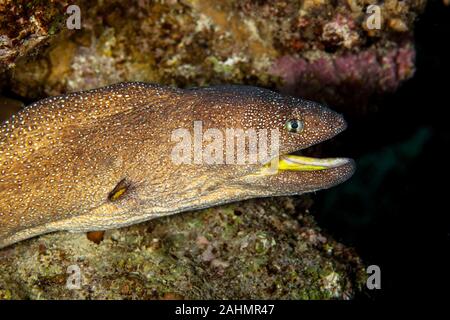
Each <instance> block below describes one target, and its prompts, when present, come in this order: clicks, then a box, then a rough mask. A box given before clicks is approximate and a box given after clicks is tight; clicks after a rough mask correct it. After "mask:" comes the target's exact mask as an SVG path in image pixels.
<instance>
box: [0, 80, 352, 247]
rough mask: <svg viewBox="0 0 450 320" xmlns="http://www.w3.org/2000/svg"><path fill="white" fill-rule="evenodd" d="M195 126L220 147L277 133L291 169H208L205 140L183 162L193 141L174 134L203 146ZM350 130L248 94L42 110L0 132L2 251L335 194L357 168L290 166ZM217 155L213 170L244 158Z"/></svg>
mask: <svg viewBox="0 0 450 320" xmlns="http://www.w3.org/2000/svg"><path fill="white" fill-rule="evenodd" d="M195 125H201V128H200V129H201V133H205V132H209V133H210V134H211V132H212V133H216V134H218V135H219V136H220V135H225V133H226V131H227V129H241V130H243V131H244V132H248V131H249V130H254V131H255V132H256V133H257V135H258V137H259V135H261V136H262V133H263V132H265V131H264V130H266V131H267V132H277V133H278V138H277V139H278V148H277V150H276V153H273V154H271V155H270V157H271V158H270V159H275V157H276V158H277V159H282V160H281V161H279V167H278V169H277V170H276V171H275V172H273V171H270V172H269V173H268V172H267V170H265V169H267V167H268V165H267V164H264V163H262V162H258V163H250V162H248V163H234V164H233V163H221V162H220V161H216V162H214V161H202V160H204V159H203V158H202V157H201V156H200V157H199V156H198V153H199V152H204V150H205V149H206V150H209V151H211V141H212V140H211V136H210V137H209V138H210V139H209V140H208V137H206V136H207V135H206V134H205V136H204V137H203V139H201V140H200V142H198V141H197V145H196V143H195V142H196V141H193V140H195V138H193V140H192V141H187V143H188V144H187V146H188V148H192V149H189V150H188V151H192V153H193V156H192V157H191V158H189V157H190V156H189V155H187V157H186V154H184V155H183V158H182V159H181V161H174V152H175V151H177V148H179V147H180V143H181V140H183V139H184V138H182V137H181V138H180V136H179V135H177V134H176V133H183V132H184V133H186V132H189V133H192V134H193V135H194V136H195V130H198V127H197V128H195ZM345 127H346V124H345V121H344V119H343V117H342V116H341V115H339V114H338V113H335V112H334V111H332V110H330V109H328V108H326V107H323V106H321V105H319V104H317V103H314V102H310V101H305V100H301V99H298V98H293V97H288V96H283V95H280V94H278V93H275V92H272V91H269V90H266V89H262V88H256V87H249V86H218V87H209V88H194V89H176V88H171V87H164V86H160V85H156V84H145V83H120V84H116V85H112V86H108V87H104V88H100V89H95V90H90V91H83V92H78V93H71V94H67V95H63V96H57V97H50V98H46V99H43V100H40V101H38V102H36V103H33V104H31V105H29V106H28V107H26V108H24V109H23V110H22V111H20V112H19V113H18V114H16V115H15V116H13V117H12V118H11V119H9V120H8V121H6V122H4V123H3V124H2V126H1V127H0V173H1V176H0V199H1V200H0V247H5V246H7V245H10V244H12V243H15V242H18V241H21V240H23V239H27V238H30V237H33V236H37V235H40V234H44V233H48V232H53V231H58V230H69V231H74V232H84V231H94V230H105V229H110V228H117V227H122V226H127V225H131V224H134V223H138V222H141V221H145V220H149V219H152V218H156V217H160V216H165V215H169V214H174V213H177V212H182V211H186V210H192V209H200V208H205V207H209V206H214V205H219V204H223V203H227V202H232V201H239V200H244V199H249V198H254V197H267V196H281V195H291V194H300V193H304V192H310V191H315V190H319V189H323V188H328V187H331V186H334V185H336V184H338V183H341V182H343V181H345V180H346V179H348V178H349V177H350V176H351V175H352V173H353V172H354V163H353V161H352V160H351V159H346V158H332V159H311V158H306V157H301V156H295V155H290V154H291V153H293V152H296V151H298V150H301V149H304V148H307V147H309V146H311V145H314V144H317V143H319V142H321V141H324V140H326V139H329V138H331V137H333V136H335V135H336V134H338V133H339V132H341V131H342V130H344V129H345ZM210 129H211V130H210ZM208 130H209V131H208ZM274 130H275V131H274ZM197 133H198V132H197ZM216 137H217V136H216ZM274 137H275V136H274ZM197 140H198V139H197ZM184 142H186V141H184ZM269 142H270V141H269ZM189 143H190V144H189ZM198 143H200V145H198ZM215 143H217V141H216V142H215ZM208 146H209V147H208ZM215 146H216V147H217V148H215V149H214V150H215V151H214V152H212V154H213V155H214V156H215V158H214V159H215V160H217V159H219V160H220V159H228V158H227V157H228V156H230V153H231V152H232V151H233V150H234V149H230V148H227V147H226V146H225V147H223V148H222V149H221V148H220V146H219V145H218V144H215ZM244 147H248V149H250V147H249V143H248V142H246V144H245V145H244ZM208 148H209V149H208ZM174 150H175V151H174ZM202 150H203V151H202ZM178 151H179V150H178ZM185 151H186V150H185ZM248 152H250V153H251V152H255V151H254V150H253V151H248ZM175 153H176V152H175ZM219 153H220V154H219ZM217 156H219V157H217ZM190 159H191V160H192V161H189V160H190ZM214 159H213V160H214ZM230 159H231V158H230ZM267 159H269V158H267Z"/></svg>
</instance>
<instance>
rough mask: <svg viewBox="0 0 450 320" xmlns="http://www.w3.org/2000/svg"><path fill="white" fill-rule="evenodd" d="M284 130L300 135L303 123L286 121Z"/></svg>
mask: <svg viewBox="0 0 450 320" xmlns="http://www.w3.org/2000/svg"><path fill="white" fill-rule="evenodd" d="M285 127H286V130H287V131H289V132H293V133H300V132H301V131H302V130H303V121H301V120H297V119H291V120H288V121H286V125H285Z"/></svg>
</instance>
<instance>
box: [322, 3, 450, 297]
mask: <svg viewBox="0 0 450 320" xmlns="http://www.w3.org/2000/svg"><path fill="white" fill-rule="evenodd" d="M415 38H416V39H415V45H416V50H417V56H416V67H417V70H416V73H415V75H414V77H413V78H412V79H410V80H408V81H407V82H405V83H404V84H403V85H402V86H401V88H400V89H399V90H398V91H397V92H396V93H394V94H392V95H389V96H386V97H384V99H383V101H382V103H380V104H379V109H378V110H377V111H376V112H372V113H371V114H369V116H366V117H358V118H350V119H348V118H347V120H348V121H349V128H348V130H347V131H346V132H345V133H344V137H343V138H342V139H343V140H344V141H343V142H342V144H341V145H340V148H341V149H340V152H339V155H345V156H352V157H353V158H355V159H356V161H357V166H358V169H357V172H356V174H355V176H354V177H352V179H351V180H350V181H349V182H347V183H345V184H343V185H341V186H338V187H336V188H335V189H331V190H327V191H326V192H319V193H318V194H317V196H316V197H315V199H316V201H315V202H316V203H317V205H316V210H315V211H316V212H314V214H315V216H316V218H317V220H318V224H319V226H321V227H322V228H324V229H325V231H326V232H328V233H331V234H332V235H333V236H334V237H335V238H336V239H337V240H339V241H341V242H343V243H345V244H347V245H350V246H353V247H355V248H356V250H357V252H358V253H359V254H360V255H361V257H362V258H363V260H364V262H365V263H366V264H367V265H370V264H376V265H378V266H380V268H381V287H382V288H381V290H375V291H369V290H366V291H364V292H363V293H361V294H360V295H358V296H357V300H386V301H387V300H390V301H396V300H398V299H408V298H419V299H427V298H431V299H436V298H445V299H448V297H449V294H448V289H449V284H450V281H449V277H450V275H449V271H450V268H449V267H450V264H449V261H448V260H449V259H448V257H449V254H450V246H449V245H450V223H449V222H450V219H449V215H450V210H449V201H448V199H450V194H449V192H448V190H449V187H448V185H449V182H450V181H449V170H450V152H448V151H449V150H448V149H449V148H450V143H449V141H450V117H449V116H448V115H449V114H450V102H449V99H450V7H449V6H447V7H444V6H443V4H442V2H441V1H431V2H429V3H428V5H427V8H426V11H425V13H424V14H422V15H420V16H419V19H418V20H417V22H416V29H415ZM421 135H422V136H423V135H425V136H426V138H424V139H423V140H422V142H420V141H419V142H418V140H420V136H421ZM417 137H419V138H417ZM401 145H403V146H401ZM342 148H343V149H342ZM408 148H409V149H408ZM389 156H394V157H393V159H395V161H396V163H394V164H392V163H390V166H391V169H390V170H388V169H386V170H383V167H382V166H386V158H389ZM368 159H369V160H370V162H371V165H369V166H368V165H367V160H368ZM389 159H392V157H391V158H389ZM388 167H389V165H388ZM375 179H376V180H375ZM374 181H380V184H379V187H378V188H376V190H375V191H374V192H372V193H371V194H367V190H368V189H369V188H366V186H370V185H371V183H373V182H374ZM358 190H359V192H358Z"/></svg>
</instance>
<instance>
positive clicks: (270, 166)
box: [256, 154, 347, 175]
mask: <svg viewBox="0 0 450 320" xmlns="http://www.w3.org/2000/svg"><path fill="white" fill-rule="evenodd" d="M346 162H347V159H345V158H326V159H317V158H310V157H303V156H297V155H292V154H288V155H282V156H280V157H279V158H275V159H273V160H272V161H271V162H268V163H266V164H265V165H264V166H263V167H262V168H261V170H260V171H258V172H257V173H256V174H257V175H269V174H276V173H277V172H278V171H320V170H326V169H330V168H336V167H339V166H341V165H343V164H345V163H346Z"/></svg>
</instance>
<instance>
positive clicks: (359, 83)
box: [269, 42, 415, 106]
mask: <svg viewBox="0 0 450 320" xmlns="http://www.w3.org/2000/svg"><path fill="white" fill-rule="evenodd" d="M414 58H415V50H414V47H413V46H412V44H411V43H410V42H405V43H403V44H401V45H399V46H395V47H392V48H389V49H383V50H377V49H376V48H374V47H372V48H369V49H366V50H364V51H360V52H358V53H349V52H347V53H344V54H341V55H336V54H328V55H322V56H321V57H319V58H316V59H314V60H307V59H305V58H296V57H293V56H283V57H281V58H279V59H278V60H276V61H275V62H274V63H273V65H272V67H271V69H270V71H269V72H270V73H271V74H272V75H275V76H279V77H281V79H282V80H283V84H282V85H281V87H280V88H279V89H280V91H282V92H285V93H289V94H293V95H297V96H302V97H304V98H307V99H313V100H318V101H324V102H328V103H332V104H334V105H337V106H343V105H346V104H353V105H354V104H356V103H357V104H361V103H362V104H366V103H367V102H368V99H369V98H370V97H371V96H372V95H373V94H382V93H385V92H393V91H395V90H396V89H397V88H398V86H399V85H400V83H401V82H402V81H404V80H406V79H408V78H410V77H411V76H412V75H413V73H414Z"/></svg>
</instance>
